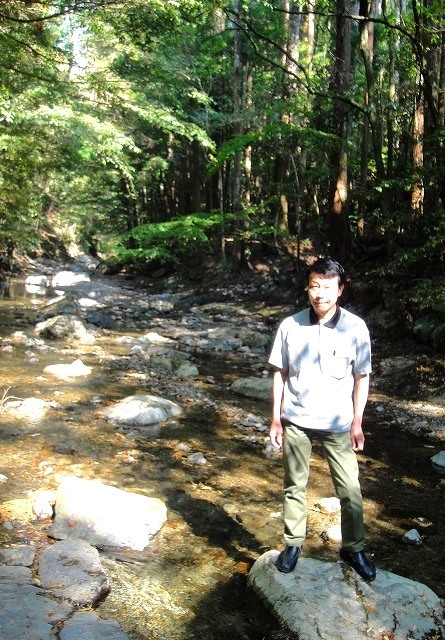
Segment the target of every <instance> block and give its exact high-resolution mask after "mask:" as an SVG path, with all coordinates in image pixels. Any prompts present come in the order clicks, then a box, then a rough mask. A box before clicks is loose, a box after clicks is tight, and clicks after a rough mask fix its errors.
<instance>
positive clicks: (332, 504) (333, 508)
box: [315, 497, 341, 513]
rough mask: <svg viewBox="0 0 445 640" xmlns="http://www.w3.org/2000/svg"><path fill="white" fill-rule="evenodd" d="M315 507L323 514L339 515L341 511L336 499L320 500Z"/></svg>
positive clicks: (338, 501)
mask: <svg viewBox="0 0 445 640" xmlns="http://www.w3.org/2000/svg"><path fill="white" fill-rule="evenodd" d="M315 506H316V507H318V508H319V509H320V511H323V512H324V513H339V512H340V510H341V505H340V500H339V499H338V498H335V497H333V498H322V499H321V500H319V501H318V502H316V503H315Z"/></svg>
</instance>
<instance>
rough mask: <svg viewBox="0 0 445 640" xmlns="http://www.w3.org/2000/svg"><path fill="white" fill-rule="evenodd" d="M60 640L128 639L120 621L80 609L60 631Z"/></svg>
mask: <svg viewBox="0 0 445 640" xmlns="http://www.w3.org/2000/svg"><path fill="white" fill-rule="evenodd" d="M59 637H60V640H128V636H127V634H126V633H124V632H123V630H122V627H121V626H120V625H119V623H117V622H115V621H114V620H102V619H101V618H99V616H98V615H97V613H95V612H94V611H78V612H77V613H75V614H74V615H73V616H72V617H71V618H70V619H69V620H67V621H66V622H65V624H64V626H63V629H61V631H60V632H59Z"/></svg>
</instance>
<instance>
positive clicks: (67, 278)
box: [51, 271, 90, 288]
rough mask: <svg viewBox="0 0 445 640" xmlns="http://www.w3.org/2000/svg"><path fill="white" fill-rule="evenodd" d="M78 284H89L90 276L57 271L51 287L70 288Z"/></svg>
mask: <svg viewBox="0 0 445 640" xmlns="http://www.w3.org/2000/svg"><path fill="white" fill-rule="evenodd" d="M79 282H90V276H89V275H88V274H87V273H74V271H59V273H56V275H55V276H54V277H53V279H52V281H51V285H52V286H53V287H54V288H56V287H71V286H73V285H74V284H78V283H79Z"/></svg>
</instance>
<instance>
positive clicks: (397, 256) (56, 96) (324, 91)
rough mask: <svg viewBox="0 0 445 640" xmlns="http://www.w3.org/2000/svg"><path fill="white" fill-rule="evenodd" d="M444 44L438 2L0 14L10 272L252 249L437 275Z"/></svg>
mask: <svg viewBox="0 0 445 640" xmlns="http://www.w3.org/2000/svg"><path fill="white" fill-rule="evenodd" d="M444 42H445V38H444V11H443V6H442V3H440V2H437V0H420V1H419V0H413V1H412V2H411V3H410V4H407V3H403V2H400V1H399V0H389V1H388V0H387V1H386V2H379V1H378V0H361V2H360V3H359V4H357V3H352V2H351V0H313V2H308V1H306V0H302V1H301V2H300V1H297V0H273V1H271V2H269V1H268V2H264V1H261V2H259V1H256V0H204V1H203V2H202V1H200V2H197V1H196V0H184V1H181V2H179V3H178V2H176V1H175V0H170V1H161V0H97V1H91V2H80V1H77V0H73V1H72V2H59V1H56V0H52V1H51V0H40V1H32V0H27V1H26V2H25V1H23V0H10V1H7V2H6V1H0V51H1V55H0V65H1V68H2V81H1V85H0V153H1V156H2V162H1V165H0V166H1V169H0V260H1V262H2V265H3V268H5V267H7V266H8V265H9V264H10V262H11V259H12V256H13V253H14V251H15V250H22V251H39V250H41V249H42V247H44V246H45V243H48V244H52V245H53V247H57V246H60V247H62V246H68V245H69V244H70V243H72V244H76V245H78V246H80V247H81V248H82V249H83V250H85V251H92V252H96V253H99V254H100V255H102V256H105V257H111V258H113V259H115V260H118V261H120V262H122V263H123V264H127V265H131V267H132V268H134V269H138V270H141V271H144V270H147V269H150V268H153V267H154V266H158V265H159V264H167V263H168V264H181V265H185V266H187V265H188V264H189V263H190V264H191V265H194V266H196V265H197V264H199V263H200V261H202V260H203V259H204V256H206V257H209V256H212V258H213V259H214V260H216V261H222V262H227V261H228V262H231V263H232V264H233V263H236V264H237V265H238V266H246V265H248V264H249V258H250V255H251V253H250V252H251V251H252V246H253V244H258V243H260V245H261V247H262V248H263V250H265V251H268V252H270V254H276V253H278V252H290V253H291V254H292V255H294V256H295V257H296V258H298V257H299V256H300V252H301V250H302V248H303V247H305V246H306V247H307V246H310V247H312V249H313V251H314V252H315V253H327V252H329V253H330V254H331V255H334V256H335V257H338V258H340V259H341V260H343V261H345V262H353V261H354V260H358V259H363V258H364V257H366V256H371V255H374V253H375V254H377V253H378V252H380V253H382V254H384V255H386V256H388V257H390V258H391V261H392V263H397V264H398V265H400V266H401V268H405V267H406V268H408V267H409V269H410V270H411V272H412V273H416V269H417V270H419V269H421V268H423V266H422V265H425V263H428V264H430V265H431V270H434V269H437V270H440V271H442V272H443V256H444V245H445V240H444V237H445V221H444V197H445V193H444V190H445V176H444V172H445V162H444V160H445V159H444V144H445V100H444V96H445V93H444V91H445V45H444ZM55 230H57V233H56V231H55ZM228 247H230V251H229V250H228Z"/></svg>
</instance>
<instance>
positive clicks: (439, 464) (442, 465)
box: [431, 451, 445, 473]
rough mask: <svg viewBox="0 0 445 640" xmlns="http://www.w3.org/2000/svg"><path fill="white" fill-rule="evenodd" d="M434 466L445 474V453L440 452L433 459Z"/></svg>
mask: <svg viewBox="0 0 445 640" xmlns="http://www.w3.org/2000/svg"><path fill="white" fill-rule="evenodd" d="M431 462H432V463H433V466H434V468H435V469H437V470H438V471H441V472H442V473H445V451H439V453H436V455H435V456H433V457H432V458H431Z"/></svg>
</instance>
